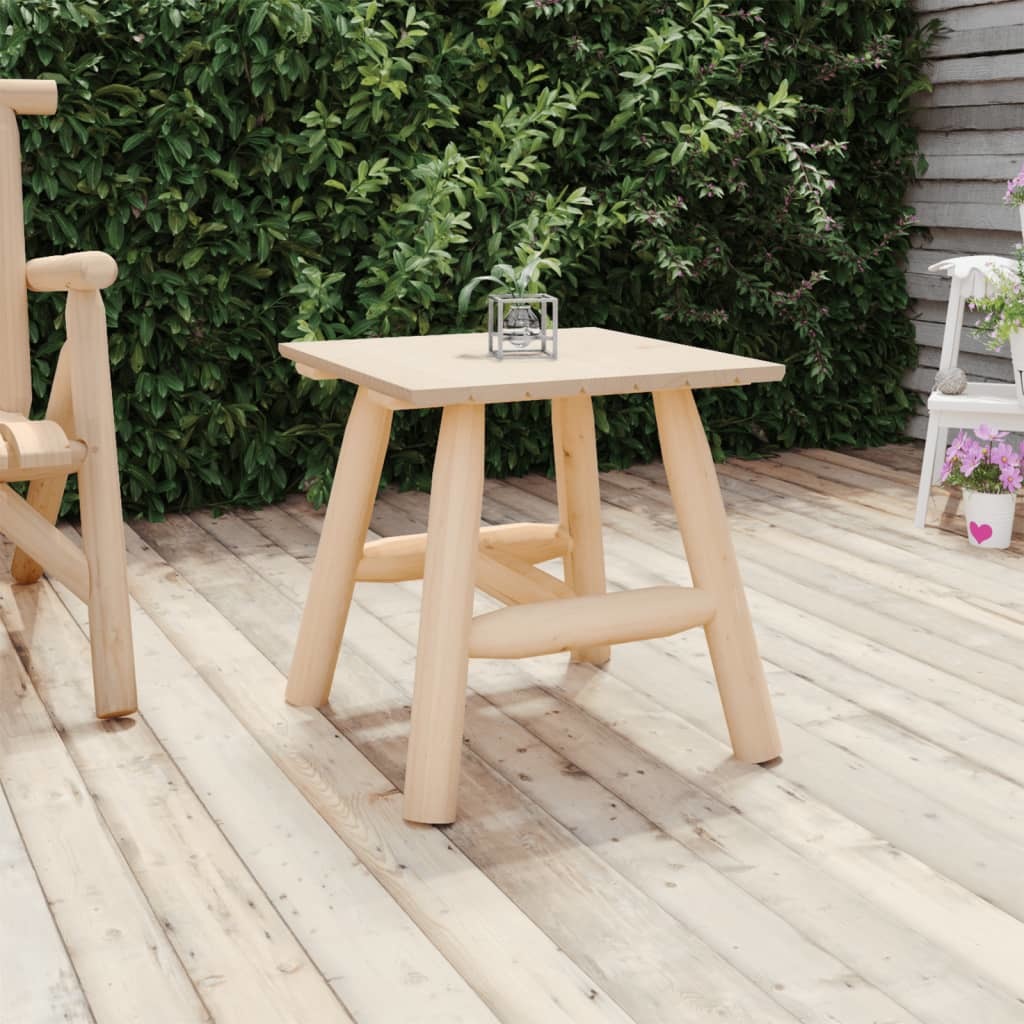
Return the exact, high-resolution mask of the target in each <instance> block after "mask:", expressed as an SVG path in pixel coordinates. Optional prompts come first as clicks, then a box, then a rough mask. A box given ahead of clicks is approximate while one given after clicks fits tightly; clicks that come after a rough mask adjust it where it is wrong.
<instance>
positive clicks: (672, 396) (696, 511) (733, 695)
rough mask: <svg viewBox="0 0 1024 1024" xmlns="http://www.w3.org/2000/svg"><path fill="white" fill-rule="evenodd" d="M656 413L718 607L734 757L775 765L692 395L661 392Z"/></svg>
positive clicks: (695, 558) (720, 675)
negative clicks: (772, 762) (768, 762)
mask: <svg viewBox="0 0 1024 1024" xmlns="http://www.w3.org/2000/svg"><path fill="white" fill-rule="evenodd" d="M654 411H655V414H656V415H657V419H658V436H659V438H660V440H661V452H662V459H663V460H664V463H665V472H666V474H667V476H668V486H669V490H670V491H671V494H672V502H673V504H674V505H675V510H676V519H677V520H678V523H679V531H680V533H681V534H682V536H683V547H684V548H685V549H686V558H687V561H688V562H689V565H690V573H691V575H692V576H693V582H694V586H697V587H699V588H700V589H702V590H705V591H707V592H708V593H709V594H711V595H712V597H713V598H714V599H715V605H716V611H715V615H714V618H712V620H711V621H710V622H709V623H708V624H707V625H706V626H705V627H704V632H705V635H706V636H707V641H708V648H709V649H710V651H711V662H712V664H713V665H714V669H715V678H716V680H717V682H718V692H719V695H720V697H721V700H722V707H723V709H724V711H725V720H726V724H727V725H728V727H729V737H730V739H731V741H732V748H733V752H734V753H735V755H736V757H738V758H739V759H740V760H741V761H749V762H751V763H761V762H764V761H770V760H771V759H772V758H775V757H778V756H779V754H780V753H781V750H782V746H781V743H780V740H779V733H778V727H777V725H776V723H775V715H774V713H773V712H772V705H771V698H770V697H769V695H768V687H767V684H766V682H765V678H764V668H763V666H762V664H761V658H760V655H759V654H758V652H757V641H756V639H755V637H754V629H753V626H752V624H751V621H750V612H749V610H748V609H747V599H746V595H745V594H744V592H743V581H742V580H741V579H740V574H739V568H738V567H737V565H736V555H735V552H734V550H733V546H732V538H731V537H730V535H729V524H728V521H727V519H726V516H725V506H724V504H723V503H722V494H721V491H720V490H719V488H718V477H717V476H716V474H715V465H714V461H713V460H712V458H711V450H710V448H709V447H708V442H707V437H706V436H705V434H704V427H703V425H702V423H701V421H700V414H699V413H698V411H697V406H696V403H695V402H694V400H693V394H692V392H691V391H690V390H689V389H688V388H684V389H681V390H678V391H656V392H655V393H654Z"/></svg>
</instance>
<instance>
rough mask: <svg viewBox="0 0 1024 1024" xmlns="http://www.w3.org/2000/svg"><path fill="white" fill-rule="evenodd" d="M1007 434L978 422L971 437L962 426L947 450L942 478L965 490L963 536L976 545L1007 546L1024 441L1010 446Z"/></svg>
mask: <svg viewBox="0 0 1024 1024" xmlns="http://www.w3.org/2000/svg"><path fill="white" fill-rule="evenodd" d="M1005 438H1006V431H1005V430H995V429H993V428H992V427H988V426H985V424H982V425H981V426H979V427H978V429H977V430H976V431H975V432H974V433H973V436H968V435H967V433H966V432H964V431H963V430H961V431H960V433H959V434H957V436H956V437H955V438H954V440H953V443H952V444H951V445H950V446H949V447H948V448H947V449H946V461H945V463H944V464H943V466H942V482H943V483H946V484H951V485H952V486H954V487H960V488H962V489H963V493H964V519H965V521H966V525H967V539H968V541H969V542H970V543H971V544H973V545H974V546H975V547H986V548H1006V547H1009V546H1010V536H1011V534H1012V533H1013V515H1014V511H1015V507H1016V501H1017V493H1018V492H1019V491H1020V490H1021V487H1022V486H1024V474H1022V466H1024V443H1022V444H1021V445H1020V447H1019V448H1014V447H1013V445H1011V444H1008V443H1007V442H1006V440H1005Z"/></svg>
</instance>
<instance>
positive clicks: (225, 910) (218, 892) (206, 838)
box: [0, 584, 352, 1024]
mask: <svg viewBox="0 0 1024 1024" xmlns="http://www.w3.org/2000/svg"><path fill="white" fill-rule="evenodd" d="M0 594H2V595H3V597H2V599H3V600H4V601H5V603H8V602H9V606H13V607H14V608H15V609H16V610H17V613H18V615H19V618H20V622H21V629H20V631H19V632H18V633H16V634H15V640H16V641H17V640H18V639H19V637H23V638H25V639H26V640H28V639H31V663H30V666H29V670H30V675H31V678H32V681H33V683H34V684H35V686H36V688H37V691H38V692H39V694H40V696H41V697H42V699H43V701H44V703H45V705H46V708H47V711H48V712H49V714H50V717H51V719H52V720H53V722H54V725H55V727H56V728H57V730H58V732H59V733H60V734H61V735H62V736H63V737H64V741H65V745H66V747H67V749H68V752H69V754H70V755H71V758H72V759H73V760H74V762H75V764H76V766H77V768H78V770H79V772H80V773H81V775H82V778H83V780H84V781H85V783H86V785H87V786H88V789H89V792H90V794H91V795H92V798H93V799H94V800H95V801H96V802H97V804H98V806H99V809H100V813H101V814H102V815H103V818H104V821H105V822H106V825H107V827H108V828H109V830H110V832H111V834H112V836H113V837H114V839H115V841H116V842H117V844H118V846H119V848H120V850H121V853H122V855H123V856H124V858H125V860H126V861H127V863H128V865H129V867H130V868H131V870H132V873H133V874H134V876H135V878H136V879H137V881H138V882H139V885H140V886H141V888H142V890H143V892H144V893H145V895H146V899H147V900H148V901H149V903H150V905H151V906H152V907H153V909H154V911H155V912H156V915H157V917H158V920H159V921H160V923H161V925H162V927H163V929H164V932H165V933H166V934H167V936H168V938H169V940H170V942H171V944H172V945H173V946H174V947H175V949H176V950H177V953H178V956H179V958H180V959H181V961H182V963H183V964H184V966H185V969H186V970H187V971H188V972H189V975H190V977H191V978H192V981H193V984H195V985H196V987H197V988H198V989H199V990H200V991H201V992H202V993H203V999H204V1002H205V1003H206V1005H207V1007H208V1009H209V1010H210V1013H211V1014H212V1015H213V1017H214V1019H216V1020H230V1019H231V1018H232V1017H233V1016H235V1017H238V1018H241V1019H244V1020H245V1021H246V1024H278V1022H279V1024H303V1022H305V1021H308V1020H315V1021H317V1022H318V1024H319V1022H323V1024H342V1022H350V1024H351V1021H352V1018H351V1017H350V1016H349V1015H348V1014H347V1013H346V1012H345V1011H344V1009H343V1008H342V1006H341V1004H340V1003H339V1002H338V1000H337V999H336V998H335V996H334V995H333V994H332V992H331V990H330V988H329V987H328V985H327V984H326V982H325V981H324V979H323V977H322V976H321V975H320V973H319V972H318V971H317V969H316V968H315V967H314V966H313V965H312V963H311V962H310V960H309V957H308V956H307V955H306V953H305V951H304V950H303V949H302V947H301V946H300V945H299V943H298V942H297V941H296V939H295V937H294V935H293V934H292V932H291V931H290V930H289V929H288V927H287V926H286V925H285V923H284V922H283V921H282V920H281V918H280V917H279V916H278V914H277V912H276V911H275V910H274V908H273V906H272V905H271V903H270V901H269V900H268V899H267V897H266V896H265V894H264V893H263V891H262V890H261V889H260V888H259V886H258V885H257V884H256V882H255V881H254V880H253V878H252V876H251V875H250V874H249V872H248V870H247V869H246V867H245V865H244V863H243V862H242V860H241V858H240V856H239V855H238V853H237V852H236V851H235V850H234V849H233V848H232V847H231V846H230V845H229V844H228V842H227V841H226V840H225V838H224V836H223V835H222V834H221V832H220V831H219V830H218V828H217V825H216V824H215V823H214V821H213V819H212V818H211V817H210V815H209V814H208V813H207V812H206V810H205V808H204V807H203V805H202V803H201V802H200V801H199V799H198V797H197V796H196V795H195V793H194V792H193V790H192V789H191V788H190V787H189V785H188V783H187V782H186V780H185V779H184V778H183V776H182V775H181V773H180V771H179V770H178V768H177V767H176V766H175V764H174V762H173V761H172V760H171V758H170V757H169V755H168V754H167V752H166V751H165V750H164V749H163V748H162V747H161V746H160V744H159V742H158V741H157V739H156V737H155V736H154V735H153V733H152V731H151V730H150V728H149V726H148V724H147V723H146V721H145V720H144V718H143V717H142V716H141V715H139V716H137V717H136V718H135V719H134V720H133V721H132V722H131V723H130V724H128V725H125V724H124V723H117V724H115V723H101V722H97V721H96V718H95V713H94V709H93V699H92V675H91V671H90V661H89V647H88V643H87V641H86V638H85V635H84V634H83V632H82V631H81V629H79V627H78V625H77V624H76V623H75V621H74V620H73V619H71V617H70V616H69V615H68V613H67V611H66V610H65V608H64V606H63V605H61V603H60V601H59V599H58V598H57V596H56V595H55V594H54V593H53V592H52V591H51V590H50V588H49V586H48V585H45V584H44V585H41V586H38V587H33V588H31V589H30V590H29V589H27V588H23V587H22V588H9V587H0ZM126 778H128V779H130V780H131V784H130V785H125V779H126Z"/></svg>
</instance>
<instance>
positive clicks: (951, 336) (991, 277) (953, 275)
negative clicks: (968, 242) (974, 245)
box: [928, 256, 1017, 370]
mask: <svg viewBox="0 0 1024 1024" xmlns="http://www.w3.org/2000/svg"><path fill="white" fill-rule="evenodd" d="M928 269H929V270H931V271H933V272H942V273H944V274H946V275H948V277H949V278H950V282H949V304H948V305H947V306H946V327H945V330H944V331H943V332H942V353H941V354H940V356H939V369H940V370H948V369H949V368H950V367H951V366H955V365H956V357H957V353H958V352H959V351H960V336H961V334H962V332H963V327H964V304H965V303H966V302H967V300H968V299H969V298H971V297H972V296H974V297H977V298H980V297H982V296H984V295H988V294H990V289H991V286H992V285H993V284H994V283H995V282H997V281H998V280H999V278H1000V275H1002V274H1004V273H1006V272H1010V273H1015V272H1016V270H1017V263H1016V261H1015V260H1011V259H1007V258H1006V257H1005V256H956V257H954V258H953V259H949V260H942V261H941V262H939V263H933V264H932V265H931V266H930V267H929V268H928Z"/></svg>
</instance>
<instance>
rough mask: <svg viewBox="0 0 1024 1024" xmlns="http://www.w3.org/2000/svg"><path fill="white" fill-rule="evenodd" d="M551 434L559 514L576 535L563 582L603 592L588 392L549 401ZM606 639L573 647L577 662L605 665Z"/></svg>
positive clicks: (594, 448)
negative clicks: (595, 644) (598, 642)
mask: <svg viewBox="0 0 1024 1024" xmlns="http://www.w3.org/2000/svg"><path fill="white" fill-rule="evenodd" d="M551 435H552V441H553V443H554V450H555V480H556V484H557V487H558V516H559V519H560V521H561V525H562V527H563V529H565V530H566V532H567V533H568V534H569V536H570V537H571V538H572V549H571V550H570V551H569V552H568V553H567V554H566V555H565V558H564V560H563V561H564V565H565V582H566V583H568V584H569V586H570V587H572V589H573V590H574V591H575V592H576V594H577V595H579V596H583V595H585V594H603V593H604V592H605V589H606V583H605V575H604V538H603V537H602V535H601V490H600V484H599V482H598V477H597V436H596V433H595V431H594V407H593V404H592V402H591V399H590V396H589V395H573V396H571V397H569V398H554V399H552V400H551ZM611 653H612V652H611V648H610V647H609V646H608V645H607V644H601V645H599V646H596V647H583V648H580V649H578V650H576V649H574V650H573V651H572V652H571V653H570V657H571V658H572V660H573V661H587V662H590V663H591V664H592V665H603V664H604V663H605V662H606V661H608V659H609V658H610V657H611Z"/></svg>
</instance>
